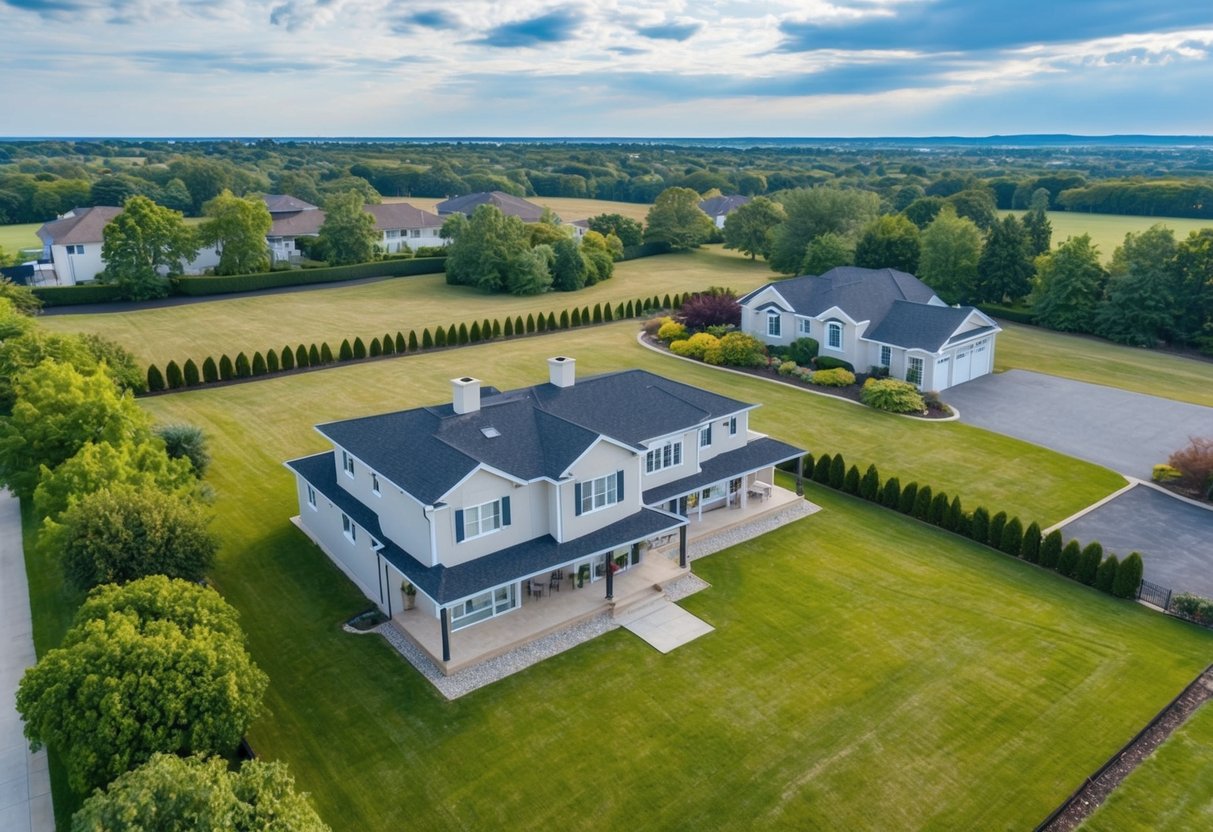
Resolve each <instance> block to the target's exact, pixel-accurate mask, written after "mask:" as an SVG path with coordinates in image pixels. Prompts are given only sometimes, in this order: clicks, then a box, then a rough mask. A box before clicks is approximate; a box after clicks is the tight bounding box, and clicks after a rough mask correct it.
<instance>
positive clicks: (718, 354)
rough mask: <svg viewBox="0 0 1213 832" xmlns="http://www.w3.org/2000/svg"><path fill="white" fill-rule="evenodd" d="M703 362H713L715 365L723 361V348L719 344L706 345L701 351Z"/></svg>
mask: <svg viewBox="0 0 1213 832" xmlns="http://www.w3.org/2000/svg"><path fill="white" fill-rule="evenodd" d="M703 363H705V364H715V365H716V366H720V365H721V364H723V363H724V350H722V349H721V348H720V345H719V344H718V345H716V346H714V347H708V348H707V349H706V350H704V351H703Z"/></svg>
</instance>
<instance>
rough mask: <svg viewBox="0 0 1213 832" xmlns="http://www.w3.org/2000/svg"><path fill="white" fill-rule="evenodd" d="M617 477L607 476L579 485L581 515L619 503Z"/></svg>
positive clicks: (614, 475) (616, 475)
mask: <svg viewBox="0 0 1213 832" xmlns="http://www.w3.org/2000/svg"><path fill="white" fill-rule="evenodd" d="M618 484H619V475H618V474H607V475H606V476H605V477H599V478H598V479H596V480H590V481H589V482H583V483H582V484H581V513H582V514H589V513H590V512H591V511H596V510H598V509H600V508H606V507H607V506H613V505H615V503H617V502H619V489H618Z"/></svg>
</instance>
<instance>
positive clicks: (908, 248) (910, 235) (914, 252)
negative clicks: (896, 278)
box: [855, 214, 921, 274]
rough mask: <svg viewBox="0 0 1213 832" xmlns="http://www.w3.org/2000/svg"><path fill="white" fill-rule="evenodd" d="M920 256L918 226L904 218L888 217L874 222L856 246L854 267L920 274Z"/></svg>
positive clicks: (898, 215)
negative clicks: (918, 272)
mask: <svg viewBox="0 0 1213 832" xmlns="http://www.w3.org/2000/svg"><path fill="white" fill-rule="evenodd" d="M920 252H921V242H920V240H919V234H918V226H916V225H915V224H914V223H912V222H910V221H909V220H908V219H906V218H905V217H903V216H902V215H901V214H885V215H883V216H881V217H878V218H877V219H875V220H873V221H872V223H870V224H869V225H868V226H867V227H866V228H865V229H864V230H863V233H862V234H860V235H859V242H857V243H856V244H855V265H856V266H859V267H860V268H865V269H897V270H898V271H903V272H909V273H910V274H913V273H914V272H916V271H918V257H919V254H920Z"/></svg>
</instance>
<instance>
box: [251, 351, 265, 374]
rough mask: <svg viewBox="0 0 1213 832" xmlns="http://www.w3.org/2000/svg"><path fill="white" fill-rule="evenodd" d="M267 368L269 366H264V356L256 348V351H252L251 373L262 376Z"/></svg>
mask: <svg viewBox="0 0 1213 832" xmlns="http://www.w3.org/2000/svg"><path fill="white" fill-rule="evenodd" d="M268 370H269V367H267V366H266V363H265V356H263V355H262V354H261V351H260V350H258V351H257V352H255V353H253V366H252V374H253V375H255V376H263V375H265V374H266V372H268Z"/></svg>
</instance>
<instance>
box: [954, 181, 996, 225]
mask: <svg viewBox="0 0 1213 832" xmlns="http://www.w3.org/2000/svg"><path fill="white" fill-rule="evenodd" d="M947 203H948V204H949V205H951V206H952V207H953V208H955V209H956V216H958V217H965V218H967V219H970V220H972V221H973V222H975V223H976V224H977V227H978V228H980V229H981V230H982V231H989V230H990V229H991V228H993V227H994V223H996V222H998V206H997V204H996V203H995V202H994V192H993V191H991V190H990V189H989V188H969V189H966V190H963V191H960V192H959V193H954V194H952V195H951V196H950V197H948V198H947Z"/></svg>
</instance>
